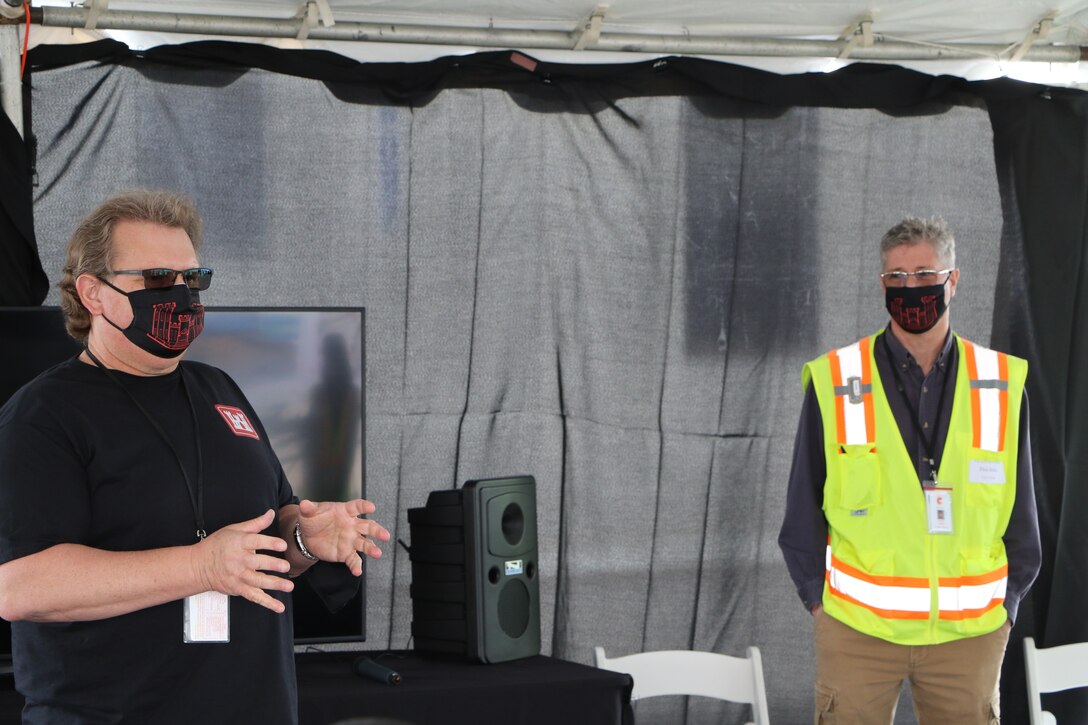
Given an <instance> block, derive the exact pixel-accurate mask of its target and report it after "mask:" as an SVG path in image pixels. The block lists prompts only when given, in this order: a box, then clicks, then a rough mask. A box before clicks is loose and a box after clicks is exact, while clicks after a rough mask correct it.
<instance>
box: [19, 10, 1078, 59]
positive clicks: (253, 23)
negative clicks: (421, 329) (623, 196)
mask: <svg viewBox="0 0 1088 725" xmlns="http://www.w3.org/2000/svg"><path fill="white" fill-rule="evenodd" d="M31 20H32V22H34V23H38V24H41V25H44V26H54V27H65V28H86V27H94V28H98V29H109V30H130V31H131V30H137V31H150V32H168V33H183V34H198V35H226V36H241V37H262V38H298V37H305V38H310V39H313V40H346V41H361V42H371V43H414V44H425V45H452V46H469V47H477V48H510V49H518V50H524V51H531V50H533V49H541V50H572V49H574V48H575V47H576V46H580V48H584V49H585V50H600V51H620V52H631V53H656V54H665V55H711V56H760V57H794V58H796V57H805V58H844V57H847V56H848V57H849V58H850V60H885V61H927V60H964V59H980V58H989V59H1008V58H1009V57H1010V55H1011V54H1012V52H1013V49H1015V47H1016V46H1015V44H1014V45H1013V46H1007V45H993V44H974V43H953V44H940V45H938V44H933V43H912V42H905V41H901V40H891V39H885V38H883V37H882V36H881V35H880V34H879V33H874V34H872V36H871V42H869V43H868V44H858V43H857V41H856V40H848V39H845V38H843V39H839V40H793V39H768V38H738V37H718V36H705V35H703V36H700V35H660V34H658V35H653V34H637V33H618V32H608V31H606V30H603V29H602V30H600V31H599V35H597V34H596V33H595V34H594V36H595V37H594V40H595V42H593V43H592V44H586V43H585V42H584V39H583V33H582V32H580V31H575V32H564V31H550V30H519V29H503V28H495V27H486V28H470V27H450V26H442V25H410V24H408V25H406V24H401V23H395V24H393V23H389V24H380V23H360V22H350V21H342V20H337V21H336V22H335V23H333V24H331V25H323V24H308V22H307V19H306V18H305V17H298V18H287V19H273V18H257V17H241V16H224V15H198V14H180V13H163V12H146V11H119V10H105V11H101V12H100V11H98V10H97V9H95V10H92V9H88V8H83V7H68V8H65V7H52V6H50V7H43V8H32V9H31ZM88 20H90V22H88ZM1086 50H1088V49H1082V48H1081V47H1080V46H1077V45H1044V44H1039V43H1035V44H1032V45H1031V46H1030V47H1028V48H1026V49H1024V52H1022V53H1021V54H1020V57H1019V58H1018V60H1023V61H1035V62H1048V63H1075V62H1078V61H1080V60H1081V59H1082V58H1088V53H1086V52H1085V51H1086Z"/></svg>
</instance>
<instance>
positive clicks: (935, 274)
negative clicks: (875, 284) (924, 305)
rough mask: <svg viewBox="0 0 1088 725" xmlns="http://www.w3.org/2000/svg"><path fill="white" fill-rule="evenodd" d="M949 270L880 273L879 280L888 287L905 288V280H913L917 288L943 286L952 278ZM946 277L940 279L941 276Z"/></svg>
mask: <svg viewBox="0 0 1088 725" xmlns="http://www.w3.org/2000/svg"><path fill="white" fill-rule="evenodd" d="M952 272H953V270H951V269H920V270H918V271H917V272H881V274H880V278H881V279H882V280H884V284H886V285H888V286H889V287H906V286H907V280H908V279H911V278H913V279H914V282H915V284H917V285H918V286H919V287H929V286H931V285H935V284H944V283H945V282H947V281H948V277H951V276H952ZM942 274H944V275H948V276H947V277H945V278H944V279H941V275H942Z"/></svg>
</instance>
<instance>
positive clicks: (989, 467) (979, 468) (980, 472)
mask: <svg viewBox="0 0 1088 725" xmlns="http://www.w3.org/2000/svg"><path fill="white" fill-rule="evenodd" d="M967 480H968V481H970V482H971V483H991V484H1003V483H1005V464H1004V463H1002V462H1001V461H968V463H967Z"/></svg>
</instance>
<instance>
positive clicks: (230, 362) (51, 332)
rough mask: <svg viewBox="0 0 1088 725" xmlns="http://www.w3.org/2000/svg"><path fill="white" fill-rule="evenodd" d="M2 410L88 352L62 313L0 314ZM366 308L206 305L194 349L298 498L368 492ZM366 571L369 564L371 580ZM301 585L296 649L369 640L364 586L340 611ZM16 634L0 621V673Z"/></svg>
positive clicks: (337, 497) (297, 593)
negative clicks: (245, 401) (243, 402)
mask: <svg viewBox="0 0 1088 725" xmlns="http://www.w3.org/2000/svg"><path fill="white" fill-rule="evenodd" d="M0 350H3V351H4V354H3V355H0V405H3V403H4V402H6V401H7V399H8V398H9V397H11V395H12V394H13V393H14V392H15V391H16V390H18V389H19V388H20V387H21V386H22V385H23V384H24V383H26V382H28V381H30V380H31V379H33V378H34V377H35V376H36V375H38V373H40V372H42V371H43V370H45V369H47V368H49V367H51V366H52V365H54V364H56V363H58V362H61V361H63V360H65V359H67V358H69V357H71V356H73V355H75V354H77V353H78V352H79V350H80V347H79V345H78V344H77V343H76V342H75V341H74V340H72V339H71V338H70V337H68V334H67V333H66V332H65V330H64V323H63V320H62V317H61V313H60V310H59V309H58V308H56V307H32V308H22V307H20V308H13V307H9V308H0ZM365 352H366V351H365V311H364V310H363V309H362V308H270V307H262V308H241V307H208V308H207V312H206V319H205V327H204V331H203V333H202V334H201V335H200V337H199V338H198V339H197V340H196V342H194V343H193V346H192V347H191V348H190V349H189V352H188V353H186V358H185V359H187V360H200V361H202V362H206V363H210V364H212V365H215V366H217V367H219V368H222V369H223V370H225V371H226V372H227V373H228V374H230V376H231V377H232V378H234V380H235V381H236V382H237V383H238V385H239V386H240V387H241V388H242V390H243V391H244V392H245V394H246V397H248V398H249V400H250V402H251V403H252V404H253V407H254V409H255V410H256V411H257V414H258V415H259V416H260V418H261V422H262V423H263V424H264V426H265V429H266V431H267V432H268V437H269V439H270V441H271V443H272V447H273V448H274V449H275V451H276V454H277V456H279V459H280V463H281V464H282V465H283V468H284V471H285V472H286V473H287V477H288V479H289V480H290V481H291V485H292V487H293V488H294V490H295V493H296V494H297V495H298V496H299V498H310V499H313V500H318V501H321V500H326V501H327V500H348V499H351V498H357V497H360V496H362V497H365V496H366V479H365V471H366V458H365V455H366V446H365V441H366V432H365V427H364V421H365V420H366V408H365V402H366V396H365V380H366V368H365ZM365 571H366V568H365V567H364V577H365ZM304 582H305V578H303V582H300V583H299V586H296V587H295V591H294V595H293V600H294V626H295V643H296V644H297V645H309V644H313V643H326V642H349V641H362V640H364V639H365V638H366V581H365V578H364V581H363V583H362V586H361V587H360V591H359V593H358V594H357V595H356V596H355V598H354V599H353V600H352V601H351V602H349V603H348V605H347V606H345V607H344V608H343V609H342V610H340V611H339V612H337V613H335V614H332V613H330V612H329V611H328V609H326V607H325V605H324V604H323V603H322V602H321V600H320V599H319V598H318V596H317V594H316V593H315V592H314V591H313V590H312V589H311V588H310V587H309V586H308V585H307V584H305V583H304ZM10 657H11V628H10V625H9V624H8V623H7V622H4V621H3V620H0V668H6V667H8V668H9V667H10Z"/></svg>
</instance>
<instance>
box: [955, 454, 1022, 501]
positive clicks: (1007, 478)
mask: <svg viewBox="0 0 1088 725" xmlns="http://www.w3.org/2000/svg"><path fill="white" fill-rule="evenodd" d="M1006 461H1007V456H1006V455H1005V454H1003V453H995V452H993V451H985V450H982V449H979V448H969V449H968V452H967V460H966V462H965V464H964V471H963V481H964V484H963V490H964V499H965V502H966V504H967V505H968V506H969V507H971V508H994V507H997V506H1000V505H1001V503H1002V501H1003V500H1004V499H1005V492H1006V490H1007V487H1008V486H1015V485H1016V481H1015V480H1014V477H1015V475H1016V472H1015V471H1009V470H1007V469H1006V465H1005V464H1006ZM984 481H992V482H984ZM997 481H1004V482H1003V483H998V482H997Z"/></svg>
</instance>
